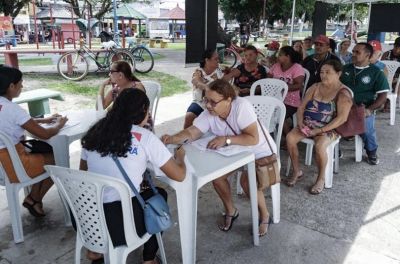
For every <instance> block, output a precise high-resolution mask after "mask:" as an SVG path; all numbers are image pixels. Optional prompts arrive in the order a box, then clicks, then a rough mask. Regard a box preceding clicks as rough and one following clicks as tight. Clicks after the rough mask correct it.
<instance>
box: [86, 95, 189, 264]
mask: <svg viewBox="0 0 400 264" xmlns="http://www.w3.org/2000/svg"><path fill="white" fill-rule="evenodd" d="M132 102H135V103H134V104H133V103H132ZM149 105H150V102H149V99H148V98H147V96H146V94H145V93H144V92H143V91H141V90H139V89H125V90H123V91H122V92H121V93H120V95H119V96H118V97H117V99H116V100H115V102H114V105H113V107H112V108H111V109H110V111H109V112H108V113H107V115H106V117H104V118H103V119H101V120H99V121H98V122H97V123H96V124H95V125H94V126H93V127H92V128H91V129H90V130H89V131H88V132H87V134H86V135H85V136H84V137H83V138H82V148H83V149H82V156H81V164H80V169H81V170H88V171H91V172H95V173H100V174H103V175H106V176H109V177H113V178H117V179H120V180H123V181H125V179H124V177H123V176H122V174H121V172H120V170H119V169H118V167H117V166H116V164H115V163H114V161H113V159H112V156H117V157H118V158H119V161H120V162H121V164H122V166H123V167H124V169H125V171H126V172H127V174H128V176H129V178H130V179H131V181H132V183H133V185H134V186H135V187H136V189H137V190H138V191H140V184H141V183H142V181H143V173H144V172H145V170H146V166H147V163H148V162H150V163H152V164H153V165H154V166H156V167H158V168H160V169H161V170H162V171H163V172H164V173H165V174H166V175H167V176H168V177H169V178H171V179H173V180H176V181H183V179H184V178H185V173H186V169H185V164H184V162H183V158H184V155H185V154H184V150H183V148H180V149H179V150H178V151H177V152H176V159H175V160H174V159H173V158H172V155H171V153H170V152H169V151H168V149H167V148H166V147H165V146H164V145H163V144H162V142H161V141H160V140H159V139H158V138H157V137H156V136H155V135H154V134H153V133H152V132H150V131H149V130H147V129H144V128H143V125H144V124H146V122H147V118H148V111H149ZM159 191H160V194H161V195H163V196H164V197H165V198H166V196H167V193H166V192H165V191H164V190H163V189H160V188H159ZM152 195H153V191H152V190H151V189H147V190H145V191H143V192H141V196H142V197H143V199H144V200H147V199H148V198H149V197H151V196H152ZM103 201H104V213H105V217H106V222H107V227H108V231H109V234H110V236H111V240H112V242H113V246H114V247H117V246H121V245H125V244H126V242H125V237H124V230H123V225H122V221H123V220H122V209H121V202H120V198H119V195H118V192H116V191H115V190H114V189H106V190H105V191H104V194H103ZM132 208H133V212H134V218H135V227H136V232H137V233H138V235H139V236H142V235H143V234H145V233H146V229H145V225H144V217H143V209H142V207H141V206H140V204H139V202H138V200H137V198H136V197H135V196H134V194H133V196H132ZM157 250H158V244H157V240H156V237H155V236H152V237H151V238H150V239H149V240H148V241H147V242H146V243H145V244H144V250H143V260H144V262H143V263H146V264H151V263H157V262H156V260H155V256H156V252H157ZM101 257H102V256H101V254H99V253H95V252H88V258H89V259H91V260H96V259H99V258H101Z"/></svg>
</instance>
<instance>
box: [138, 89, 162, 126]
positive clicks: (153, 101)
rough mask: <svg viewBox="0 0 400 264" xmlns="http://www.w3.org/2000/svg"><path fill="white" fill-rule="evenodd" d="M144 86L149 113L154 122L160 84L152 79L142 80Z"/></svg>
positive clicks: (159, 95)
mask: <svg viewBox="0 0 400 264" xmlns="http://www.w3.org/2000/svg"><path fill="white" fill-rule="evenodd" d="M142 84H143V86H144V88H145V89H146V94H147V97H148V98H149V100H150V109H149V110H150V113H151V117H152V118H153V122H154V124H155V123H156V114H157V107H158V101H159V100H160V97H161V85H160V84H159V83H158V82H154V81H142Z"/></svg>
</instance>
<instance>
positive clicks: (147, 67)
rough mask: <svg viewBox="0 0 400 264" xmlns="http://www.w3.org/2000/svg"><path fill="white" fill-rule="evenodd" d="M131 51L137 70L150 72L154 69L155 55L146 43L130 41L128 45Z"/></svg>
mask: <svg viewBox="0 0 400 264" xmlns="http://www.w3.org/2000/svg"><path fill="white" fill-rule="evenodd" d="M128 49H129V51H130V53H131V54H132V56H133V58H134V59H135V65H136V68H135V71H137V72H140V73H148V72H149V71H151V70H152V69H153V66H154V57H153V54H152V53H151V51H150V50H149V49H148V48H146V46H145V45H142V44H138V45H137V44H135V43H133V42H131V43H129V47H128Z"/></svg>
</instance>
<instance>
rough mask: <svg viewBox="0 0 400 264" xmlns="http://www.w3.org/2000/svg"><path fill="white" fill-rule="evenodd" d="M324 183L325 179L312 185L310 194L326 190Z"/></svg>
mask: <svg viewBox="0 0 400 264" xmlns="http://www.w3.org/2000/svg"><path fill="white" fill-rule="evenodd" d="M324 184H325V182H324V181H323V180H320V181H317V182H316V183H315V184H314V185H313V186H311V188H310V194H313V195H317V194H320V193H321V192H322V191H323V190H324Z"/></svg>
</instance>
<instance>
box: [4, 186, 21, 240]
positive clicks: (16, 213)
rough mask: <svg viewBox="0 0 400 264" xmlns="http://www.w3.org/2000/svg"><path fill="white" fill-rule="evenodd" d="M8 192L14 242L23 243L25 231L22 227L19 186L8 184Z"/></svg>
mask: <svg viewBox="0 0 400 264" xmlns="http://www.w3.org/2000/svg"><path fill="white" fill-rule="evenodd" d="M6 193H7V201H8V208H9V210H10V218H11V226H12V231H13V235H14V242H15V243H22V242H24V231H23V229H22V220H21V207H20V204H19V195H18V193H19V188H18V187H16V186H6Z"/></svg>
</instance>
